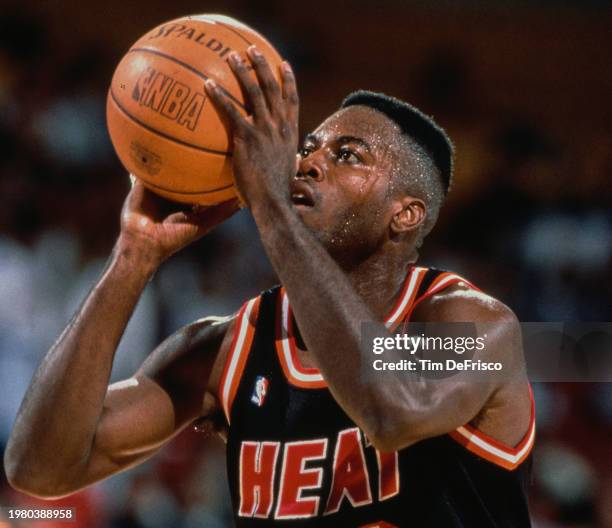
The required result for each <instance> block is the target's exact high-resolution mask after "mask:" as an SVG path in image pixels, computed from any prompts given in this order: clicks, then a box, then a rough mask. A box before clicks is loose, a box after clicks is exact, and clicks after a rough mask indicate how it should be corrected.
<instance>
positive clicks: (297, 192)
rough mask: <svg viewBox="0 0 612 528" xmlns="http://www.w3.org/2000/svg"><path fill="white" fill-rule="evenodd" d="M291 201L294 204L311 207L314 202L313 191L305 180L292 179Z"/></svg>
mask: <svg viewBox="0 0 612 528" xmlns="http://www.w3.org/2000/svg"><path fill="white" fill-rule="evenodd" d="M290 191H291V201H292V202H293V204H294V205H303V206H305V207H313V206H314V204H315V198H314V196H315V193H314V191H313V190H312V188H311V187H310V185H308V184H307V183H306V182H304V181H301V180H293V181H292V182H291V185H290Z"/></svg>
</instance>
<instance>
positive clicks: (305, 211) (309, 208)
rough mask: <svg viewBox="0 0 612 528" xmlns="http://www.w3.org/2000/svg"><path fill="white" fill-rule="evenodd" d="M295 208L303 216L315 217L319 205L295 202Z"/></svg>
mask: <svg viewBox="0 0 612 528" xmlns="http://www.w3.org/2000/svg"><path fill="white" fill-rule="evenodd" d="M293 209H294V210H295V211H296V212H297V213H298V214H299V215H300V216H301V217H302V218H303V219H306V218H313V217H315V216H317V213H318V212H319V210H318V207H316V206H315V205H310V204H303V203H294V204H293Z"/></svg>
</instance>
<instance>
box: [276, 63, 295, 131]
mask: <svg viewBox="0 0 612 528" xmlns="http://www.w3.org/2000/svg"><path fill="white" fill-rule="evenodd" d="M280 70H281V79H282V81H283V99H284V100H285V105H286V108H287V120H288V121H289V122H290V123H292V124H297V121H298V115H299V112H300V98H299V96H298V91H297V83H296V82H295V74H294V73H293V69H292V68H291V65H290V64H289V63H288V62H287V61H283V63H282V64H281V68H280Z"/></svg>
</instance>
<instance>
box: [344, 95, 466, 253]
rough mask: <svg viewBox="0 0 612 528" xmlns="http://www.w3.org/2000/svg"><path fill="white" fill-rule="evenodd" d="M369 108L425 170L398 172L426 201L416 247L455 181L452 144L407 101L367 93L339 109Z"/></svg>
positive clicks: (351, 98) (404, 183)
mask: <svg viewBox="0 0 612 528" xmlns="http://www.w3.org/2000/svg"><path fill="white" fill-rule="evenodd" d="M356 105H361V106H366V107H369V108H372V109H373V110H377V111H379V112H381V113H383V114H384V115H386V116H387V117H388V118H389V119H390V120H391V121H393V122H394V123H395V124H396V125H397V126H398V127H399V130H400V132H401V134H402V136H403V138H404V139H405V140H406V144H407V148H408V149H410V151H411V153H412V154H413V155H414V156H416V158H417V159H418V160H419V161H420V162H421V166H422V167H425V171H424V174H412V173H414V170H410V169H408V168H406V167H405V168H404V170H402V171H399V177H400V178H401V180H402V187H403V188H404V189H405V190H406V191H409V192H415V193H416V195H417V196H419V197H420V198H422V199H424V200H425V202H426V204H427V206H428V211H427V218H426V220H425V222H424V224H423V226H422V229H421V231H420V237H419V239H418V241H417V248H418V247H420V246H421V245H422V243H423V239H424V238H425V236H426V235H427V234H428V233H429V232H430V231H431V229H432V228H433V226H434V225H435V223H436V220H437V218H438V214H439V211H440V208H441V206H442V204H443V202H444V199H445V198H446V195H447V194H448V191H449V189H450V187H451V184H452V179H453V156H454V147H453V143H452V141H451V140H450V138H449V137H448V135H447V134H446V132H445V131H444V129H443V128H442V127H440V126H439V125H438V124H437V123H436V122H435V121H434V120H433V119H432V118H431V117H429V116H427V115H425V114H424V113H423V112H421V111H420V110H419V109H418V108H416V107H414V106H412V105H411V104H409V103H406V102H405V101H401V100H400V99H396V98H395V97H391V96H389V95H386V94H383V93H377V92H370V91H367V90H358V91H356V92H353V93H351V94H349V95H348V96H347V97H346V98H345V99H344V101H342V104H341V106H340V108H341V109H342V108H348V107H350V106H356Z"/></svg>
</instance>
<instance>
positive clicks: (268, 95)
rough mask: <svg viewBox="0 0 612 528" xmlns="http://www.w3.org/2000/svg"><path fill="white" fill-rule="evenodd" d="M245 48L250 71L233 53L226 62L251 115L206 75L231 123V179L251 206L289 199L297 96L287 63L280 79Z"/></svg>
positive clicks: (211, 94)
mask: <svg viewBox="0 0 612 528" xmlns="http://www.w3.org/2000/svg"><path fill="white" fill-rule="evenodd" d="M247 53H248V57H249V60H250V62H251V64H252V65H253V70H254V72H255V76H253V75H252V74H251V73H250V72H249V68H248V64H247V63H246V62H245V61H244V60H243V59H242V58H241V57H240V55H238V53H235V52H234V53H232V54H231V55H230V57H229V64H230V67H231V68H232V71H233V72H234V75H235V76H236V78H237V79H238V82H239V83H240V86H241V87H242V90H243V92H244V94H245V97H246V98H247V99H248V101H247V108H248V109H249V111H250V112H251V114H250V115H247V116H245V115H243V114H242V113H241V112H240V110H238V108H237V107H236V105H235V103H234V102H232V101H231V100H230V98H229V97H228V96H227V95H226V94H224V93H223V91H222V90H221V89H220V88H219V86H218V85H217V84H216V83H215V82H214V81H211V80H208V81H206V91H207V92H208V95H209V97H210V98H211V99H212V101H213V103H214V104H215V106H216V107H217V109H218V110H219V111H220V112H221V114H222V115H223V116H225V118H227V120H228V121H229V123H230V125H231V127H232V132H233V141H234V149H233V171H234V180H235V182H236V186H237V188H238V192H239V194H240V196H241V198H242V199H243V200H244V202H245V203H246V205H247V206H249V207H250V208H251V210H253V212H255V209H256V208H260V207H261V208H267V207H268V206H269V205H270V204H271V203H274V202H276V203H287V204H288V205H289V204H290V203H291V202H290V193H289V181H290V180H291V178H292V177H293V176H294V175H295V171H296V153H297V144H298V113H299V98H298V93H297V87H296V83H295V76H294V74H293V70H292V69H291V66H289V63H287V62H283V63H282V65H281V67H280V77H281V83H280V84H279V83H278V82H277V80H276V79H275V77H274V74H273V73H272V69H271V68H270V65H269V64H268V61H267V60H266V59H265V57H264V56H263V54H262V53H261V52H260V51H258V50H257V48H255V46H251V47H250V48H249V49H248V51H247Z"/></svg>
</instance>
